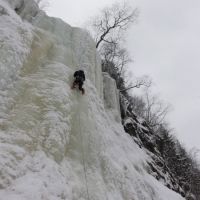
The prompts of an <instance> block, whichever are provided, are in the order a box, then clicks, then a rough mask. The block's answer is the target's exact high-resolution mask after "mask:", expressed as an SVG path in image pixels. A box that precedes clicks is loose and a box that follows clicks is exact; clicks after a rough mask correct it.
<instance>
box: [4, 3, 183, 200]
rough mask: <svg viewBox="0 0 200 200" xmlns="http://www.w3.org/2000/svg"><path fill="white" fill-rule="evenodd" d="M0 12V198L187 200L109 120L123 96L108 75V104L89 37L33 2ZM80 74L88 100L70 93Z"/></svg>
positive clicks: (120, 127)
mask: <svg viewBox="0 0 200 200" xmlns="http://www.w3.org/2000/svg"><path fill="white" fill-rule="evenodd" d="M23 2H24V3H25V4H24V5H23V4H22V3H23ZM8 3H10V4H8ZM0 6H1V9H0V13H1V14H0V47H1V48H0V84H1V88H0V199H2V200H46V199H48V200H63V199H65V200H86V199H87V200H88V199H90V200H102V199H103V200H104V199H105V200H151V199H152V200H169V199H170V200H181V199H182V198H181V197H180V196H179V195H178V194H176V193H174V192H173V191H171V190H169V189H167V188H166V187H165V186H163V185H162V184H161V183H159V182H158V181H157V180H156V179H154V178H153V177H152V176H150V175H149V174H148V173H147V164H146V162H147V160H149V159H150V158H149V157H148V156H147V155H146V153H145V152H144V151H143V150H142V149H140V148H139V147H138V146H137V145H136V144H135V143H134V141H133V140H132V139H131V137H130V136H129V135H127V134H126V133H125V132H124V130H123V127H122V125H121V124H120V123H119V122H117V121H116V120H114V118H113V117H110V113H111V112H110V111H111V110H112V109H111V108H113V109H114V110H117V109H118V103H117V94H116V93H117V92H115V91H117V90H116V88H115V87H114V85H113V83H112V80H111V79H109V78H108V77H107V79H106V81H104V84H105V86H104V88H106V89H107V91H109V93H112V95H114V96H111V99H113V103H114V104H113V105H111V104H108V103H109V100H108V99H109V98H108V97H105V98H106V99H107V101H106V102H105V106H104V103H103V102H102V99H103V98H102V97H103V81H102V74H101V67H100V60H99V57H98V55H97V53H96V50H95V45H94V42H93V41H92V40H91V38H90V37H89V35H88V34H87V33H86V32H85V31H83V30H81V29H79V28H72V27H71V26H69V25H67V24H65V23H64V22H63V21H62V20H60V19H56V18H49V17H47V16H46V15H45V14H44V13H43V12H41V11H38V8H37V6H36V5H35V4H34V3H33V1H31V0H26V1H20V0H18V1H17V0H14V1H11V0H9V1H7V0H4V1H3V0H0ZM16 8H17V9H16ZM14 9H15V10H16V12H17V13H16V12H15V11H14ZM2 10H3V11H2ZM19 15H20V16H21V17H22V18H23V20H22V19H21V18H20V16H19ZM29 22H31V23H32V25H31V24H30V23H29ZM78 68H83V69H84V70H85V71H86V77H87V80H86V83H85V85H84V87H85V90H86V95H84V96H82V95H81V94H80V93H79V91H77V90H71V89H70V86H71V84H72V75H73V72H74V70H75V69H78ZM106 84H111V85H106ZM113 90H114V91H113ZM108 113H109V114H108Z"/></svg>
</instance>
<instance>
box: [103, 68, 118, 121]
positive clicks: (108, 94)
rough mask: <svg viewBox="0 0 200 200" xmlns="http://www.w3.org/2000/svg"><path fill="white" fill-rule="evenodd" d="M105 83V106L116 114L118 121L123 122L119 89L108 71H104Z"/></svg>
mask: <svg viewBox="0 0 200 200" xmlns="http://www.w3.org/2000/svg"><path fill="white" fill-rule="evenodd" d="M103 83H104V84H103V85H104V89H103V91H104V102H105V107H106V109H107V110H109V111H110V112H111V113H112V115H113V116H114V118H115V120H116V121H117V122H119V123H120V122H121V114H120V105H119V91H118V90H117V87H116V82H115V80H114V79H113V78H111V77H110V75H109V74H108V73H106V72H104V73H103Z"/></svg>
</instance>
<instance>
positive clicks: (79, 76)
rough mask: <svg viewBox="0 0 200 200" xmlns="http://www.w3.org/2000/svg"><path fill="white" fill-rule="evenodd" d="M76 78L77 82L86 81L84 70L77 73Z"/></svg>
mask: <svg viewBox="0 0 200 200" xmlns="http://www.w3.org/2000/svg"><path fill="white" fill-rule="evenodd" d="M74 78H75V79H77V80H81V81H85V74H84V71H83V70H78V71H75V73H74Z"/></svg>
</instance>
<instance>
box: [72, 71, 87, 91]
mask: <svg viewBox="0 0 200 200" xmlns="http://www.w3.org/2000/svg"><path fill="white" fill-rule="evenodd" d="M84 81H85V74H84V71H83V70H78V71H75V73H74V82H73V85H72V89H74V88H75V87H76V85H78V87H79V90H80V91H81V92H82V94H84V93H85V90H84V89H83V82H84Z"/></svg>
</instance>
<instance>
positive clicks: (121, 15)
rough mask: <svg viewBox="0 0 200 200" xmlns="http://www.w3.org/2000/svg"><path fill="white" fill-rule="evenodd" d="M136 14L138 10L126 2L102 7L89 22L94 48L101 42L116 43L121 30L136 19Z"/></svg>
mask: <svg viewBox="0 0 200 200" xmlns="http://www.w3.org/2000/svg"><path fill="white" fill-rule="evenodd" d="M137 15H138V10H137V9H132V8H131V7H130V5H129V4H128V3H123V4H120V3H117V4H114V5H113V6H112V7H109V8H105V9H103V10H102V12H101V14H100V15H99V16H98V17H96V18H95V19H94V20H93V21H92V24H91V28H92V31H93V33H94V38H95V41H96V48H99V47H100V44H102V43H103V42H105V43H118V42H119V38H120V36H121V34H122V32H123V31H124V30H126V29H127V28H128V27H129V25H130V24H131V23H133V22H134V21H135V20H136V18H137Z"/></svg>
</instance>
